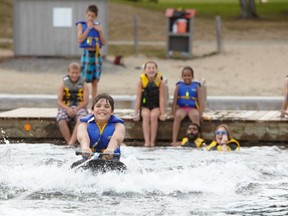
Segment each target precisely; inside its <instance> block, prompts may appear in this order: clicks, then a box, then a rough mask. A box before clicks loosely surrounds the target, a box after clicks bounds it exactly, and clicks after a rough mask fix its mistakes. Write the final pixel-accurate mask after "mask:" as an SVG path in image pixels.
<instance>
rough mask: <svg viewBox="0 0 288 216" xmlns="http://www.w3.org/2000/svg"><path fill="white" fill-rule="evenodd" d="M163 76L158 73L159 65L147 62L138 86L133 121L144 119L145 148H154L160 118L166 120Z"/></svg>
mask: <svg viewBox="0 0 288 216" xmlns="http://www.w3.org/2000/svg"><path fill="white" fill-rule="evenodd" d="M164 85H165V84H164V82H163V77H162V75H161V74H160V73H159V72H158V68H157V64H156V63H155V62H153V61H147V62H146V63H145V64H144V73H143V74H141V76H140V80H139V82H138V84H137V93H136V103H135V113H134V117H133V120H134V121H139V120H140V115H141V117H142V130H143V135H144V141H145V144H144V146H145V147H154V146H155V140H156V135H157V130H158V118H159V119H160V120H165V93H164Z"/></svg>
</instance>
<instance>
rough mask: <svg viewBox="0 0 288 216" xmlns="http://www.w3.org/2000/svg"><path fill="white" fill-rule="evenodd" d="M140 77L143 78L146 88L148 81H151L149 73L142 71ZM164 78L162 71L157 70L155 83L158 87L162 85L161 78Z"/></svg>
mask: <svg viewBox="0 0 288 216" xmlns="http://www.w3.org/2000/svg"><path fill="white" fill-rule="evenodd" d="M140 79H141V83H142V88H146V87H147V85H148V83H149V79H148V77H147V75H146V74H145V73H142V74H141V75H140ZM162 79H163V77H162V75H161V73H159V72H157V74H156V76H155V79H154V81H153V82H154V83H155V85H156V86H157V87H159V86H160V83H161V80H162Z"/></svg>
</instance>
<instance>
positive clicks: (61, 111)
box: [56, 107, 88, 122]
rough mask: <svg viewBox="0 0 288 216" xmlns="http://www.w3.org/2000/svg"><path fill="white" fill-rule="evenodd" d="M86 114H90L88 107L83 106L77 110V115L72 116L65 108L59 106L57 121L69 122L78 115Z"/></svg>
mask: <svg viewBox="0 0 288 216" xmlns="http://www.w3.org/2000/svg"><path fill="white" fill-rule="evenodd" d="M86 115H88V111H87V109H85V108H81V109H79V110H78V111H77V113H76V116H74V117H70V116H69V115H68V113H67V112H66V110H65V109H64V108H62V107H60V108H58V113H57V117H56V120H57V122H59V121H61V120H66V121H67V122H69V121H72V120H73V121H74V120H76V119H77V118H78V117H84V116H86Z"/></svg>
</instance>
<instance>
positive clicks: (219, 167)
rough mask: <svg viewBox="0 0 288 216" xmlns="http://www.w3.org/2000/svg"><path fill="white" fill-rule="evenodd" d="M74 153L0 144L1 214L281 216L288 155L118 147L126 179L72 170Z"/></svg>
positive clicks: (287, 189) (287, 191)
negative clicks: (124, 165)
mask: <svg viewBox="0 0 288 216" xmlns="http://www.w3.org/2000/svg"><path fill="white" fill-rule="evenodd" d="M75 151H76V149H72V148H67V147H65V146H56V145H51V144H13V145H12V144H6V145H0V155H1V156H0V215H1V216H6V215H7V216H8V215H9V216H13V215H21V216H34V215H35V216H46V215H47V216H52V215H53V216H58V215H59V216H62V215H63V216H66V215H97V216H98V215H287V214H288V149H286V148H281V147H276V146H269V147H268V146H264V147H243V148H241V150H240V151H239V152H232V153H219V152H205V151H202V150H196V149H187V148H185V149H184V148H179V147H178V148H177V147H156V148H153V149H148V148H140V147H125V146H124V147H123V148H122V158H121V161H122V162H124V163H125V164H126V165H127V167H128V169H129V171H128V172H127V173H113V172H110V173H106V174H92V173H91V172H89V171H79V172H74V171H72V170H69V166H70V165H71V164H72V163H73V162H74V161H76V160H78V159H80V158H79V156H76V155H75V154H74V153H75Z"/></svg>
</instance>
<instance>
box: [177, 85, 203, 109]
mask: <svg viewBox="0 0 288 216" xmlns="http://www.w3.org/2000/svg"><path fill="white" fill-rule="evenodd" d="M176 85H178V86H179V88H178V98H177V104H178V106H180V107H193V108H197V109H198V107H199V106H198V104H197V97H198V93H197V87H198V86H200V83H199V82H195V81H194V82H192V83H191V84H190V85H186V84H185V83H184V82H183V81H179V82H177V83H176Z"/></svg>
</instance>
